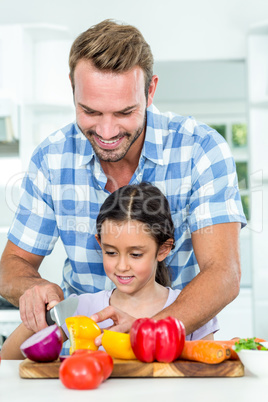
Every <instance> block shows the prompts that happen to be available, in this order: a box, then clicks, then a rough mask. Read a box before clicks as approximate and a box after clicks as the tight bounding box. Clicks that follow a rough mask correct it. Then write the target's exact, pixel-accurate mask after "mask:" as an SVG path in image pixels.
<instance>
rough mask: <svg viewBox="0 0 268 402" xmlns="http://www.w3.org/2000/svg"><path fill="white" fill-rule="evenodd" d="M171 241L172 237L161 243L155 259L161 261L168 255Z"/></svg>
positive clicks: (171, 244)
mask: <svg viewBox="0 0 268 402" xmlns="http://www.w3.org/2000/svg"><path fill="white" fill-rule="evenodd" d="M173 242H174V241H173V239H168V240H167V241H165V243H164V244H162V246H160V247H159V249H158V253H157V261H159V262H160V261H163V260H164V259H165V258H166V257H167V256H168V254H169V253H170V250H171V249H172V246H173Z"/></svg>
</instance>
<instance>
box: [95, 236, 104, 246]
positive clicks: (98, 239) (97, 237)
mask: <svg viewBox="0 0 268 402" xmlns="http://www.w3.org/2000/svg"><path fill="white" fill-rule="evenodd" d="M95 239H96V240H97V242H98V243H99V246H100V248H102V247H101V241H100V238H99V236H98V235H97V234H95Z"/></svg>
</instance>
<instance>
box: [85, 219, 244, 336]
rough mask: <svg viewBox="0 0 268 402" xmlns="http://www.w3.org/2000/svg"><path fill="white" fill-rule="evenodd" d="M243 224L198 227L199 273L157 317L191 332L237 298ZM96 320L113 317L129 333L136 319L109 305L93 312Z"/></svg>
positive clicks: (118, 328)
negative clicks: (174, 320) (175, 321)
mask: <svg viewBox="0 0 268 402" xmlns="http://www.w3.org/2000/svg"><path fill="white" fill-rule="evenodd" d="M240 227H241V224H240V223H236V222H234V223H222V224H217V225H213V226H209V227H206V228H204V229H200V230H197V231H196V232H194V233H193V234H192V241H193V247H194V252H195V256H196V259H197V261H198V264H199V268H200V273H199V274H198V275H197V276H196V277H195V278H194V279H193V280H192V281H191V282H190V283H189V284H188V285H187V286H186V287H185V288H184V289H183V290H182V291H181V293H180V294H179V296H178V298H177V299H176V300H175V302H174V303H172V304H171V305H170V306H168V307H167V308H165V309H164V310H162V311H160V312H159V313H158V314H156V315H155V316H154V318H155V319H157V320H159V319H162V318H165V317H168V316H173V317H176V318H178V319H179V320H181V321H182V322H183V323H184V325H185V328H186V333H187V334H190V333H192V332H193V331H195V330H196V329H198V328H200V327H201V326H202V325H204V324H205V323H206V322H208V321H209V320H210V319H211V318H213V317H215V315H216V314H217V313H219V311H221V310H222V309H223V308H224V307H225V306H226V305H227V304H229V303H230V302H231V301H232V300H234V299H235V298H236V297H237V295H238V293H239V287H240V277H241V273H240V256H239V233H240ZM92 318H93V319H94V320H95V321H96V322H100V321H103V320H106V319H108V318H112V319H113V320H114V321H115V327H113V328H112V329H114V330H116V331H119V332H129V330H130V328H131V325H132V323H133V321H134V319H133V317H130V316H127V315H126V313H123V312H121V311H119V310H117V309H114V308H112V307H111V306H110V307H107V308H106V309H104V310H102V311H100V312H98V313H97V314H94V316H92Z"/></svg>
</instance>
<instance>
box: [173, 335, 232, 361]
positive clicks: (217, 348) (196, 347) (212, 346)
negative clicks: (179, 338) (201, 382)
mask: <svg viewBox="0 0 268 402" xmlns="http://www.w3.org/2000/svg"><path fill="white" fill-rule="evenodd" d="M230 355H231V350H230V348H229V347H226V346H223V345H221V344H217V343H216V342H215V341H209V340H202V339H201V340H199V341H185V345H184V348H183V351H182V354H181V355H180V359H184V360H194V361H197V362H202V363H208V364H218V363H221V362H222V361H223V360H226V359H229V357H230Z"/></svg>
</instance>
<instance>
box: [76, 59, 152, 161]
mask: <svg viewBox="0 0 268 402" xmlns="http://www.w3.org/2000/svg"><path fill="white" fill-rule="evenodd" d="M74 85H75V90H74V101H75V107H76V119H77V124H78V126H79V128H80V129H81V131H82V132H83V134H84V135H85V136H86V138H87V139H88V140H89V141H90V143H91V145H92V147H93V149H94V151H95V153H96V154H97V155H98V157H99V158H100V160H102V161H107V162H117V161H119V160H121V159H123V158H124V157H125V155H126V154H127V152H128V150H129V149H130V147H131V149H132V150H133V151H134V152H140V151H141V148H142V145H143V140H144V135H145V123H146V107H147V106H148V104H147V102H146V98H145V92H144V88H145V82H144V73H143V71H142V69H141V68H140V67H134V68H133V69H132V70H130V71H127V72H124V73H120V74H115V73H112V72H103V71H100V70H98V69H96V68H95V67H94V66H93V65H92V64H91V63H90V62H89V61H86V60H80V61H79V62H78V64H77V66H76V68H75V72H74Z"/></svg>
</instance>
